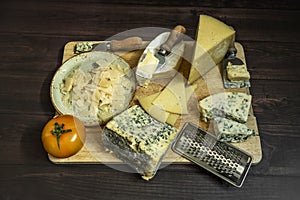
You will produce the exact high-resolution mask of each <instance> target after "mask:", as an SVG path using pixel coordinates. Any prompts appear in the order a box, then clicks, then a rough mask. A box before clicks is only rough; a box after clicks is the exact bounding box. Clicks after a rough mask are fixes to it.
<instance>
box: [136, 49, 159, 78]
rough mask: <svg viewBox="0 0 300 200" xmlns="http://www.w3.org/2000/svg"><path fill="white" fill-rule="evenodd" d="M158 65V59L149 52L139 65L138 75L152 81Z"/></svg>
mask: <svg viewBox="0 0 300 200" xmlns="http://www.w3.org/2000/svg"><path fill="white" fill-rule="evenodd" d="M158 63H159V60H158V58H156V57H155V56H154V55H153V53H152V52H151V51H150V50H148V51H147V53H146V55H145V57H144V59H143V60H142V61H141V62H140V63H139V64H138V66H137V70H136V74H137V75H139V76H141V77H144V78H148V79H150V78H152V76H153V74H154V72H155V70H156V67H157V65H158Z"/></svg>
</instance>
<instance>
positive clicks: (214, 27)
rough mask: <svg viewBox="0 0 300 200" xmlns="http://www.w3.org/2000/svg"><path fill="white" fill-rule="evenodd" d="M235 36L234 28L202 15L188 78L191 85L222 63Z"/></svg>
mask: <svg viewBox="0 0 300 200" xmlns="http://www.w3.org/2000/svg"><path fill="white" fill-rule="evenodd" d="M234 35H235V31H234V29H233V28H232V27H230V26H228V25H226V24H224V23H223V22H221V21H219V20H217V19H215V18H213V17H210V16H207V15H200V17H199V24H198V30H197V34H196V43H195V50H194V57H193V60H192V67H191V70H190V73H189V78H188V82H189V83H190V84H191V83H193V82H194V81H196V80H197V79H198V78H199V77H200V76H203V75H204V74H206V73H207V72H208V71H210V70H211V69H212V68H214V67H215V66H216V65H217V64H218V63H220V62H221V61H222V59H223V58H224V56H225V54H226V52H227V50H228V48H229V45H230V44H231V43H232V40H233V37H234Z"/></svg>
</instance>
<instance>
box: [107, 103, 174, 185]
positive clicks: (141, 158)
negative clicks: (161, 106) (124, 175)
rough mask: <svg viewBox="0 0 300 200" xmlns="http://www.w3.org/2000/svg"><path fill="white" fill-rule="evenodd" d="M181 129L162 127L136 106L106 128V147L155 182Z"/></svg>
mask: <svg viewBox="0 0 300 200" xmlns="http://www.w3.org/2000/svg"><path fill="white" fill-rule="evenodd" d="M176 133H177V129H176V128H174V127H172V126H170V125H167V124H165V123H161V122H159V121H157V120H156V119H154V118H152V117H151V116H150V115H148V114H147V113H146V112H145V111H144V110H143V109H142V108H141V107H140V106H138V105H135V106H132V107H131V108H129V109H127V110H126V111H124V112H122V113H121V114H119V115H117V116H115V117H114V118H113V119H112V120H111V121H109V122H108V123H107V124H106V128H105V131H104V134H105V137H104V140H103V143H104V146H105V147H106V148H108V149H109V150H111V151H113V152H114V153H115V155H116V156H117V157H119V158H120V159H121V160H123V161H125V162H126V163H128V164H129V165H131V166H132V167H133V168H134V169H136V170H137V172H138V173H140V174H142V177H143V179H145V180H149V179H151V178H152V177H153V176H154V175H155V173H156V171H157V169H158V167H159V165H160V163H161V160H162V158H163V157H164V155H165V154H166V152H167V150H168V148H169V146H170V144H171V142H172V141H173V139H174V137H175V135H176Z"/></svg>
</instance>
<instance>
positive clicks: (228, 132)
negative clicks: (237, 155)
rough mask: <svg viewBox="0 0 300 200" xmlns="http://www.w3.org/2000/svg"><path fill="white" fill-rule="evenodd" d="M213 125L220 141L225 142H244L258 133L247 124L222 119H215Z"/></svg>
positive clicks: (213, 129)
mask: <svg viewBox="0 0 300 200" xmlns="http://www.w3.org/2000/svg"><path fill="white" fill-rule="evenodd" d="M211 125H212V131H213V132H214V133H215V134H216V136H217V138H218V140H220V141H223V142H243V141H245V140H246V139H247V138H248V137H250V136H252V135H255V133H256V132H255V130H253V129H251V128H249V127H247V126H246V125H245V124H242V123H239V122H236V121H233V120H230V119H226V118H222V117H216V118H214V119H213V120H212V123H211Z"/></svg>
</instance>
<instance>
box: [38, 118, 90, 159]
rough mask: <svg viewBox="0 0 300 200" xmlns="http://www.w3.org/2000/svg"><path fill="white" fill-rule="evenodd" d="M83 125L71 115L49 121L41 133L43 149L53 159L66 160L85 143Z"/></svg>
mask: <svg viewBox="0 0 300 200" xmlns="http://www.w3.org/2000/svg"><path fill="white" fill-rule="evenodd" d="M85 138H86V132H85V127H84V124H83V123H82V122H81V121H80V120H79V119H78V118H76V117H74V116H72V115H61V116H58V117H55V118H53V119H51V120H50V121H49V122H47V124H46V125H45V127H44V129H43V132H42V143H43V146H44V149H45V150H46V151H47V152H48V153H49V154H51V155H52V156H54V157H57V158H67V157H70V156H72V155H74V154H76V153H77V152H78V151H79V150H80V149H81V148H82V147H83V144H84V142H85Z"/></svg>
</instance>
